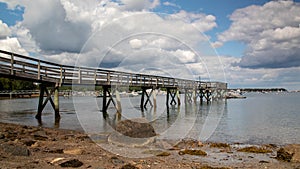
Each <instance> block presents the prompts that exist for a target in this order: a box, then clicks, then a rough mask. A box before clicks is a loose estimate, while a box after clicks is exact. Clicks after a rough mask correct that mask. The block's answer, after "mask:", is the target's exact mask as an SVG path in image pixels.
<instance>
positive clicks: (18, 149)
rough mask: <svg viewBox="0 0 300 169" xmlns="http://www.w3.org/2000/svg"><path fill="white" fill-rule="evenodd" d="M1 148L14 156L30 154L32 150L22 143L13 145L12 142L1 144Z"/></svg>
mask: <svg viewBox="0 0 300 169" xmlns="http://www.w3.org/2000/svg"><path fill="white" fill-rule="evenodd" d="M0 147H1V149H2V150H4V151H5V152H6V153H10V154H11V155H14V156H29V155H30V151H29V150H28V149H27V147H25V146H21V145H12V144H1V145H0Z"/></svg>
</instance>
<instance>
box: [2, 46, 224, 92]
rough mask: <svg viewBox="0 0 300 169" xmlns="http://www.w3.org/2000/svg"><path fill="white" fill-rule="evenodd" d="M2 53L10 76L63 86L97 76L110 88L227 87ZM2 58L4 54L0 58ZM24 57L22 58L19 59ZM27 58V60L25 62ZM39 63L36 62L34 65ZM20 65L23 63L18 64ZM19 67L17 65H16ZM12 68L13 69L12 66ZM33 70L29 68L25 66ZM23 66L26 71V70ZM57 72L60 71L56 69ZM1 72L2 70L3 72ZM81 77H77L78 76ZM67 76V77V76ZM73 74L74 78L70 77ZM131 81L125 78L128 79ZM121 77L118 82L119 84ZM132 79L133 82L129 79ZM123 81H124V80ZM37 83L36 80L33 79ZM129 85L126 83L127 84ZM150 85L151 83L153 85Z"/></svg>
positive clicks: (3, 61) (95, 78) (95, 80)
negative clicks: (24, 74)
mask: <svg viewBox="0 0 300 169" xmlns="http://www.w3.org/2000/svg"><path fill="white" fill-rule="evenodd" d="M0 53H2V54H6V55H9V56H11V58H10V63H8V62H5V59H2V61H0V63H1V62H2V63H6V64H7V65H4V66H7V68H8V69H9V68H10V74H11V75H13V72H14V71H20V72H22V71H23V72H25V71H26V72H27V74H28V75H32V76H36V79H35V80H43V79H41V78H50V79H52V80H54V81H55V80H56V81H58V80H59V83H60V84H63V81H64V80H69V81H70V80H72V81H73V80H76V79H74V77H78V79H77V80H78V83H81V81H82V80H86V79H90V81H91V79H92V76H93V77H94V83H97V82H99V81H100V82H102V83H104V80H105V79H106V81H107V84H108V85H110V84H112V83H116V82H117V83H118V82H119V83H120V82H121V83H123V81H124V80H126V81H127V83H128V82H130V83H133V82H135V84H137V85H142V84H144V85H153V86H155V83H156V85H160V86H174V87H180V86H179V85H190V86H199V85H201V84H206V85H208V84H211V83H216V84H218V83H220V84H226V83H222V82H203V81H199V80H191V79H182V78H174V77H168V76H159V75H149V74H142V73H132V72H121V71H115V70H110V69H102V68H96V67H86V66H80V67H79V66H70V65H63V64H58V63H53V62H49V61H44V60H40V59H37V58H32V57H29V56H24V55H20V54H17V53H13V52H8V51H4V50H0ZM0 57H1V55H0ZM16 57H17V58H21V60H20V59H16ZM22 59H23V60H22ZM8 60H9V59H7V61H8ZM34 62H36V63H34ZM16 63H19V64H16ZM15 64H16V66H15ZM9 66H10V67H9ZM26 66H27V67H29V68H27V69H26V68H25V67H26ZM22 67H23V68H22ZM56 69H57V70H56ZM0 72H1V70H0ZM76 74H77V75H76ZM66 75H67V76H66ZM69 75H71V76H69ZM98 76H101V77H102V76H104V77H105V76H106V78H104V79H101V80H98V81H97V77H98ZM126 76H127V78H124V77H126ZM116 78H117V81H116ZM128 78H130V79H131V80H128ZM120 79H121V80H120ZM33 80H34V79H33ZM124 83H125V82H124ZM149 83H150V84H149Z"/></svg>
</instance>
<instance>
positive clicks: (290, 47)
mask: <svg viewBox="0 0 300 169" xmlns="http://www.w3.org/2000/svg"><path fill="white" fill-rule="evenodd" d="M299 11H300V3H297V2H293V1H271V2H268V3H266V4H264V5H263V6H249V7H246V8H243V9H238V10H236V11H235V12H234V13H233V14H232V15H231V16H230V19H231V20H232V21H233V23H232V25H231V26H230V28H229V29H228V30H227V31H225V32H223V33H222V34H220V35H219V40H220V42H226V41H232V40H238V41H242V42H244V43H245V44H246V45H247V50H246V51H245V54H244V56H243V58H242V59H241V60H240V61H239V62H237V63H236V65H239V66H241V67H247V68H285V67H294V66H300V60H299V55H300V28H299V23H300V13H299Z"/></svg>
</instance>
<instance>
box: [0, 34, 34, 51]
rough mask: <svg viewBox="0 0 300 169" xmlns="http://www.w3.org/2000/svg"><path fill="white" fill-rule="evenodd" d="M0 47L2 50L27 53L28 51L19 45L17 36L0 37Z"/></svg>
mask: <svg viewBox="0 0 300 169" xmlns="http://www.w3.org/2000/svg"><path fill="white" fill-rule="evenodd" d="M0 49H1V50H4V51H9V52H14V53H18V54H23V55H28V52H27V51H26V50H25V49H23V48H22V47H21V45H20V43H19V41H18V39H17V38H9V37H8V38H6V39H0Z"/></svg>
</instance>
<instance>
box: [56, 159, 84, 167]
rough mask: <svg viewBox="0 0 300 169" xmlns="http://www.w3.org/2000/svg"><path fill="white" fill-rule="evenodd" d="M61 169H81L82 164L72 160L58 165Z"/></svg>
mask: <svg viewBox="0 0 300 169" xmlns="http://www.w3.org/2000/svg"><path fill="white" fill-rule="evenodd" d="M59 165H60V166H61V167H73V168H77V167H81V166H82V165H83V163H82V162H81V161H79V160H77V159H72V160H68V161H66V162H63V163H61V164H59Z"/></svg>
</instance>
